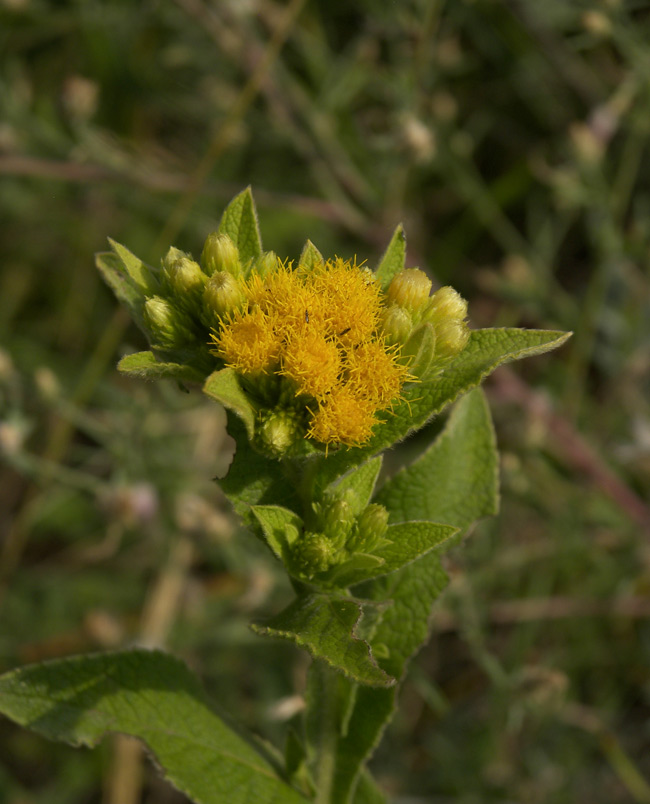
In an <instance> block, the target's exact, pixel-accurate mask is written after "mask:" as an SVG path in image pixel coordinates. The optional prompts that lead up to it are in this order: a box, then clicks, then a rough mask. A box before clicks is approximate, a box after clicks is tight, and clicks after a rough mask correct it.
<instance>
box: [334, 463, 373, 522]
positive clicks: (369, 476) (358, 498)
mask: <svg viewBox="0 0 650 804" xmlns="http://www.w3.org/2000/svg"><path fill="white" fill-rule="evenodd" d="M382 460H383V458H382V456H381V455H378V456H377V457H376V458H373V459H372V460H370V461H366V463H363V464H361V466H359V467H358V468H357V469H355V470H354V471H352V472H350V473H349V474H347V475H345V477H343V478H341V480H340V481H339V482H338V483H337V484H336V492H337V493H338V494H345V493H346V492H352V499H351V500H350V505H352V507H353V510H354V513H355V514H360V513H361V511H363V509H364V508H365V507H366V506H367V505H368V503H369V502H370V499H371V498H372V494H373V491H374V490H375V483H376V482H377V476H378V475H379V472H380V470H381V464H382Z"/></svg>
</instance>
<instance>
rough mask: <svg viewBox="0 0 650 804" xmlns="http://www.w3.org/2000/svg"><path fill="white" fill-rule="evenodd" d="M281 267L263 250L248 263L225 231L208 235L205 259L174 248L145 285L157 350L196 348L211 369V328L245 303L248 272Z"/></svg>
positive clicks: (145, 312) (147, 321)
mask: <svg viewBox="0 0 650 804" xmlns="http://www.w3.org/2000/svg"><path fill="white" fill-rule="evenodd" d="M276 266H277V257H276V255H275V254H274V253H273V252H266V253H264V254H262V255H261V257H260V258H259V259H258V260H257V261H256V262H255V263H254V264H253V265H250V266H246V267H244V266H242V263H241V260H240V258H239V250H238V248H237V246H236V244H235V243H233V241H232V240H231V238H230V237H229V236H228V235H226V234H220V233H219V232H212V234H210V235H208V237H207V239H206V241H205V244H204V246H203V251H202V253H201V260H200V262H196V261H195V260H193V259H192V257H191V255H190V254H186V253H185V252H184V251H181V250H180V249H177V248H173V247H172V248H170V249H169V251H168V252H167V254H166V255H165V257H164V258H163V260H162V264H161V268H160V271H159V272H156V271H153V269H151V270H150V274H151V282H150V283H149V284H146V285H145V284H143V285H142V286H141V290H142V293H143V297H142V323H143V324H144V326H145V328H146V329H147V331H148V334H149V339H150V341H151V345H152V346H153V347H154V349H161V350H174V349H184V350H185V351H186V352H187V350H188V347H191V348H192V349H193V350H196V354H197V355H199V356H200V359H199V362H200V363H201V365H203V363H206V366H205V367H206V369H207V370H209V365H210V364H212V363H213V362H214V357H213V356H212V353H211V352H210V351H209V349H208V342H209V338H210V330H211V329H214V328H216V327H218V326H219V322H220V319H223V317H225V316H228V315H229V314H232V313H234V312H235V311H237V310H240V309H242V307H243V306H244V304H245V294H244V287H243V286H244V282H245V280H246V275H247V273H248V271H250V270H252V271H257V272H258V273H259V274H260V275H262V276H265V275H266V274H268V273H269V272H270V271H271V270H273V269H274V268H275V267H276ZM201 361H203V362H201ZM207 361H209V363H207ZM269 427H270V428H271V429H273V428H274V427H276V426H275V425H269ZM276 430H277V427H276ZM301 437H304V430H302V431H301ZM269 439H270V443H271V444H272V445H273V444H276V443H278V437H277V434H276V433H275V431H274V432H273V433H272V434H271V435H270V436H269ZM270 449H271V451H273V450H274V449H275V447H273V446H271V447H270Z"/></svg>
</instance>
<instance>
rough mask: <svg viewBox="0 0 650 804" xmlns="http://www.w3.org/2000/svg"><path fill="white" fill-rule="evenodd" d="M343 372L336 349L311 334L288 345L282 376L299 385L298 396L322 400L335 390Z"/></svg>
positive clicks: (321, 338)
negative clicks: (304, 395)
mask: <svg viewBox="0 0 650 804" xmlns="http://www.w3.org/2000/svg"><path fill="white" fill-rule="evenodd" d="M340 371H341V356H340V354H339V350H338V349H337V348H336V345H335V344H334V343H333V342H332V341H327V340H325V338H324V337H323V336H322V335H320V334H319V333H318V332H317V331H315V330H312V331H306V332H305V333H304V334H301V335H300V336H299V337H295V338H294V339H293V340H291V341H290V342H289V343H287V345H286V347H285V350H284V354H283V357H282V369H281V371H280V374H283V375H284V376H285V377H289V378H290V379H292V380H293V381H294V382H295V383H296V385H297V387H298V393H303V394H309V395H310V396H314V397H321V396H324V395H325V394H326V393H328V391H330V390H331V389H332V388H333V387H334V385H335V384H336V382H337V380H338V376H339V372H340Z"/></svg>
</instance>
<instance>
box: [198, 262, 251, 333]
mask: <svg viewBox="0 0 650 804" xmlns="http://www.w3.org/2000/svg"><path fill="white" fill-rule="evenodd" d="M245 301H246V297H245V296H244V291H243V290H242V287H241V285H240V284H239V282H238V281H237V280H236V279H235V277H234V276H233V275H232V274H229V273H227V272H226V271H215V273H213V274H212V276H211V277H210V279H209V280H208V282H207V284H206V286H205V288H204V290H203V312H204V315H203V317H204V319H205V321H206V323H207V325H208V326H214V325H215V324H216V320H217V318H218V317H219V316H224V315H227V314H228V313H232V312H234V311H235V310H237V309H239V308H240V307H242V306H243V305H244V302H245Z"/></svg>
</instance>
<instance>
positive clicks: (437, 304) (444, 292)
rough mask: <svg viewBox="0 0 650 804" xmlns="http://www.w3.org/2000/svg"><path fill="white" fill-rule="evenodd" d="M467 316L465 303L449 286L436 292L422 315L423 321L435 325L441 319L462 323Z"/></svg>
mask: <svg viewBox="0 0 650 804" xmlns="http://www.w3.org/2000/svg"><path fill="white" fill-rule="evenodd" d="M466 315H467V302H466V301H465V299H464V298H463V297H462V296H461V295H460V293H458V291H456V290H454V289H453V288H452V287H449V285H446V286H445V287H443V288H440V290H436V292H435V293H434V294H433V296H432V297H431V298H430V299H429V302H428V304H427V309H426V312H425V315H424V319H425V321H430V322H431V323H432V324H436V325H437V323H438V322H439V321H442V320H443V319H450V318H451V319H456V320H457V321H462V320H463V319H464V318H465V316H466Z"/></svg>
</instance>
